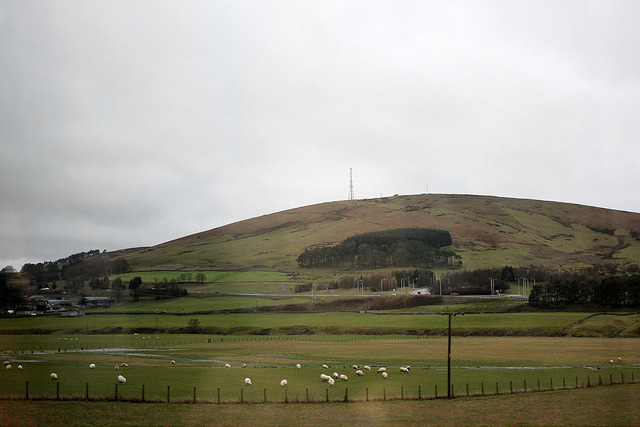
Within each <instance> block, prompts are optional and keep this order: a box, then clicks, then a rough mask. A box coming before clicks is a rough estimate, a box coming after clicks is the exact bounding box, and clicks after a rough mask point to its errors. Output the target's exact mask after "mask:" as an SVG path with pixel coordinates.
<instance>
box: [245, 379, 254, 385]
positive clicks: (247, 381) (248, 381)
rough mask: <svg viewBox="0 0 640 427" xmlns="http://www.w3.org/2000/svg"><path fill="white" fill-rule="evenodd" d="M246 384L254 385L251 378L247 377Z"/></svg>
mask: <svg viewBox="0 0 640 427" xmlns="http://www.w3.org/2000/svg"><path fill="white" fill-rule="evenodd" d="M244 384H245V385H246V386H248V387H251V386H252V385H253V383H252V382H251V378H248V377H247V378H245V379H244Z"/></svg>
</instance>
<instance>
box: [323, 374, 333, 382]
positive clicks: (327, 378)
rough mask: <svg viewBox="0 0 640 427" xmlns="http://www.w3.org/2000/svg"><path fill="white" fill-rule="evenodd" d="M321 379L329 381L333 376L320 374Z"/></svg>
mask: <svg viewBox="0 0 640 427" xmlns="http://www.w3.org/2000/svg"><path fill="white" fill-rule="evenodd" d="M320 379H321V380H322V381H323V382H327V381H329V380H330V379H331V377H330V376H329V375H325V374H320Z"/></svg>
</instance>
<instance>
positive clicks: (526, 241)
mask: <svg viewBox="0 0 640 427" xmlns="http://www.w3.org/2000/svg"><path fill="white" fill-rule="evenodd" d="M403 227H427V228H437V229H442V230H448V231H449V232H450V233H451V236H452V239H453V249H454V250H455V251H456V252H457V253H458V254H460V255H461V256H462V260H463V268H466V269H475V268H483V267H499V266H504V265H513V266H522V267H524V266H543V267H548V268H558V269H573V268H584V267H589V266H594V265H596V266H608V268H610V269H611V270H612V271H614V270H615V269H617V270H618V271H626V270H627V269H629V268H634V267H637V266H638V256H639V254H640V214H638V213H632V212H623V211H615V210H609V209H603V208H595V207H589V206H583V205H575V204H568V203H558V202H546V201H538V200H526V199H513V198H501V197H491V196H472V195H447V194H421V195H411V196H394V197H387V198H379V199H366V200H351V201H338V202H328V203H321V204H316V205H311V206H305V207H301V208H296V209H290V210H286V211H282V212H278V213H274V214H270V215H264V216H261V217H257V218H253V219H248V220H245V221H240V222H236V223H233V224H229V225H226V226H223V227H219V228H215V229H212V230H208V231H204V232H201V233H197V234H193V235H190V236H186V237H183V238H180V239H176V240H173V241H170V242H166V243H163V244H160V245H157V246H153V247H150V248H145V249H143V250H141V251H139V252H137V253H134V254H130V255H128V256H127V257H126V258H127V260H128V261H129V264H130V266H131V267H133V268H134V269H135V270H150V269H169V270H179V269H212V270H213V269H218V270H226V269H230V270H233V269H266V270H279V271H296V270H299V267H298V265H297V263H296V258H297V256H298V255H299V254H300V253H302V252H303V251H304V249H305V248H313V247H317V246H320V245H327V244H336V243H338V242H340V241H342V240H344V239H346V238H347V237H349V236H352V235H354V234H357V233H364V232H370V231H380V230H386V229H392V228H403Z"/></svg>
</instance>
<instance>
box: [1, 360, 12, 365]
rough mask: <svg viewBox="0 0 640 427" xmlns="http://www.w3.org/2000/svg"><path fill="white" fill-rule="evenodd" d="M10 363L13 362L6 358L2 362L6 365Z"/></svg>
mask: <svg viewBox="0 0 640 427" xmlns="http://www.w3.org/2000/svg"><path fill="white" fill-rule="evenodd" d="M9 363H11V362H9V361H8V360H5V361H4V362H2V364H3V365H5V366H6V365H8V364H9Z"/></svg>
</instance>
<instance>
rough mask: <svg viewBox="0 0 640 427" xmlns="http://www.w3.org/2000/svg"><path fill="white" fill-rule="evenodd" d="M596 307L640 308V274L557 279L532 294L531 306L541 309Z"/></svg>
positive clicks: (536, 287)
mask: <svg viewBox="0 0 640 427" xmlns="http://www.w3.org/2000/svg"><path fill="white" fill-rule="evenodd" d="M585 303H595V304H599V305H605V306H611V307H620V306H627V307H639V306H640V274H633V275H624V276H611V277H607V278H604V279H600V280H598V279H597V278H594V277H584V276H582V277H574V278H570V279H554V280H551V281H549V282H546V283H542V284H536V285H535V286H533V289H532V290H531V293H530V294H529V304H531V305H532V306H534V307H541V308H562V307H564V306H567V305H573V304H585Z"/></svg>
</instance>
